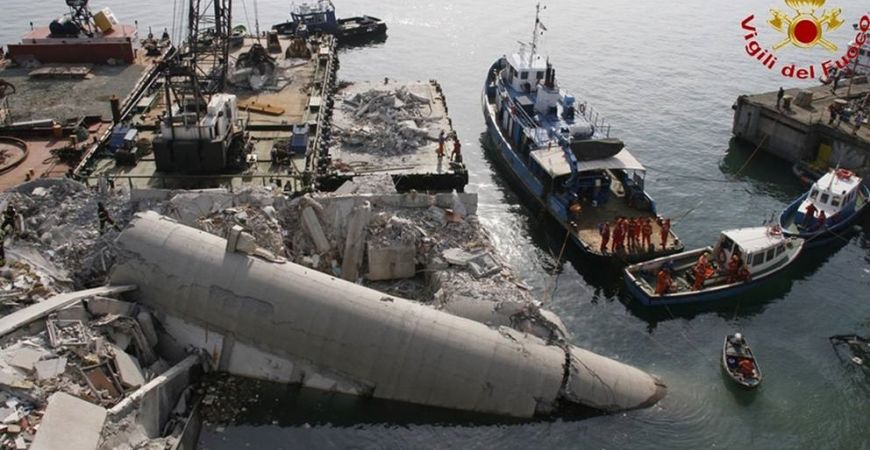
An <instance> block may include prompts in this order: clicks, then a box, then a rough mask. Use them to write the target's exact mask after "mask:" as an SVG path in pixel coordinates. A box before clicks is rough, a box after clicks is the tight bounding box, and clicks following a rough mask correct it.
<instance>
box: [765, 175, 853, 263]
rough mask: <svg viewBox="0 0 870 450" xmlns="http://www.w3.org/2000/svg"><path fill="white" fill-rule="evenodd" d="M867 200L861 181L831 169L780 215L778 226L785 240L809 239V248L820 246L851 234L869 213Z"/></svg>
mask: <svg viewBox="0 0 870 450" xmlns="http://www.w3.org/2000/svg"><path fill="white" fill-rule="evenodd" d="M868 199H870V189H868V188H867V186H865V185H863V184H862V183H861V178H860V177H858V176H856V175H855V174H854V173H852V172H851V171H850V170H846V169H832V170H831V171H830V172H828V173H826V174H825V175H823V176H822V177H821V178H819V179H818V181H816V182H815V183H813V185H812V187H810V190H809V191H807V192H806V193H805V194H803V195H801V196H800V197H798V198H797V199H795V200H794V201H793V202H792V203H791V204H790V205H789V206H788V207H787V208H786V209H785V210H784V211H783V212H782V214H780V216H779V225H780V227H782V230H783V233H785V235H786V236H796V237H801V238H803V239H806V240H807V246H815V245H819V244H822V243H825V242H829V241H831V240H832V239H836V238H837V237H838V236H840V234H841V233H843V232H844V231H846V230H848V227H849V226H850V225H851V224H853V223H854V222H855V221H856V220H857V219H858V217H860V215H861V213H862V212H864V210H865V209H867V202H868ZM810 214H811V215H812V217H810ZM822 215H824V217H822Z"/></svg>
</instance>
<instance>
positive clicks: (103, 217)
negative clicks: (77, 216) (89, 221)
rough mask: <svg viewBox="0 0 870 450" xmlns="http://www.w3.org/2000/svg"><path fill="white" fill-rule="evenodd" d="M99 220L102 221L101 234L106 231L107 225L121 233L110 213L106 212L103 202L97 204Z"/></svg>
mask: <svg viewBox="0 0 870 450" xmlns="http://www.w3.org/2000/svg"><path fill="white" fill-rule="evenodd" d="M97 218H98V219H99V220H100V234H103V232H105V231H106V224H107V223H108V224H109V225H111V226H112V227H113V228H114V229H115V230H117V231H121V227H119V226H118V224H117V223H115V221H114V220H112V217H110V216H109V211H106V207H105V206H104V205H103V202H98V203H97Z"/></svg>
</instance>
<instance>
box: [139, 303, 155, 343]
mask: <svg viewBox="0 0 870 450" xmlns="http://www.w3.org/2000/svg"><path fill="white" fill-rule="evenodd" d="M136 321H137V322H139V327H140V328H141V329H142V334H144V335H145V339H146V340H148V346H150V347H151V348H154V347H155V346H157V330H155V329H154V319H153V318H152V317H151V314H150V313H149V312H148V311H139V314H137V315H136Z"/></svg>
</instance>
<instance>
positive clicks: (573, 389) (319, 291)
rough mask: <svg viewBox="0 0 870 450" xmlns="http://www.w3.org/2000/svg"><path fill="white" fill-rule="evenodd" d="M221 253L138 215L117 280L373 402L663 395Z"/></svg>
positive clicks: (632, 402) (438, 317)
mask: <svg viewBox="0 0 870 450" xmlns="http://www.w3.org/2000/svg"><path fill="white" fill-rule="evenodd" d="M224 247H225V242H224V240H223V239H221V238H219V237H217V236H213V235H210V234H208V233H205V232H203V231H200V230H197V229H194V228H190V227H187V226H184V225H180V224H178V223H177V222H174V221H172V220H169V219H167V218H164V217H162V216H160V215H158V214H156V213H153V212H148V213H144V214H139V215H137V217H136V218H134V220H133V221H132V223H131V226H130V227H128V228H127V229H125V230H124V232H123V233H121V235H120V236H119V238H118V240H117V249H118V262H117V263H116V265H115V267H114V270H113V272H112V275H111V280H112V282H113V283H117V284H122V283H131V284H136V285H138V286H139V290H138V291H137V292H136V293H135V294H134V297H135V298H136V299H137V300H138V301H140V302H142V303H143V304H145V305H146V306H148V307H150V308H153V309H154V310H155V311H157V312H158V314H162V315H166V316H171V317H177V318H180V319H182V320H184V321H187V322H189V323H191V324H194V325H197V326H202V327H207V328H208V329H209V330H211V331H214V332H216V333H220V334H224V335H226V334H232V335H233V336H234V337H235V339H236V341H237V343H236V344H237V345H238V343H242V344H244V345H248V346H251V347H254V348H256V349H258V350H261V351H264V352H269V353H272V354H275V355H278V356H282V357H286V358H289V359H292V360H294V361H304V362H306V363H308V364H310V365H311V366H312V367H314V368H315V369H318V370H322V371H324V372H326V373H331V374H336V375H337V376H340V377H341V378H342V379H346V380H350V381H353V382H355V383H358V384H360V385H363V386H367V387H368V389H365V390H364V392H367V393H370V395H372V396H374V397H377V398H383V399H391V400H399V401H406V402H411V403H417V404H422V405H431V406H439V407H445V408H454V409H464V410H469V411H478V412H484V413H492V414H503V415H510V416H517V417H530V416H532V415H534V414H536V413H541V412H551V411H552V410H553V408H555V406H556V405H557V404H558V403H559V400H564V401H568V402H578V401H588V402H590V406H595V407H600V408H602V409H605V410H606V411H617V410H622V409H631V408H637V407H643V406H648V405H650V404H652V403H655V402H656V401H658V400H659V399H660V398H661V397H662V396H663V395H664V387H663V385H661V383H660V382H659V381H658V380H657V379H656V378H655V377H653V376H650V375H648V374H646V373H644V372H642V371H640V370H637V369H635V368H632V367H630V366H627V365H625V364H622V363H620V362H617V361H613V360H610V359H607V358H604V357H601V356H598V355H594V354H592V353H589V352H585V353H578V354H581V355H582V356H581V357H579V361H580V362H581V363H582V364H580V365H579V366H578V367H581V366H582V367H583V368H584V369H586V370H587V372H581V371H579V370H577V369H574V368H573V367H574V365H573V364H571V362H572V361H573V360H571V359H570V358H568V357H569V356H570V355H571V354H572V353H574V352H579V351H580V349H577V348H576V347H572V346H567V345H566V346H557V345H547V343H546V342H544V341H543V340H541V339H538V338H535V337H533V336H529V335H526V334H523V333H520V332H517V331H515V330H511V329H506V328H504V327H501V328H498V329H493V328H490V327H487V326H486V325H483V324H481V323H477V322H474V321H471V320H467V319H463V318H460V317H456V316H453V315H451V314H447V313H445V312H442V311H437V310H435V309H432V308H430V307H427V306H424V305H421V304H418V303H415V302H412V301H409V300H405V299H402V298H398V297H393V296H388V295H386V294H383V293H381V292H378V291H374V290H372V289H368V288H365V287H362V286H359V285H356V284H354V283H349V282H346V281H344V280H339V279H336V278H335V277H332V276H329V275H326V274H323V273H320V272H317V271H314V270H310V269H308V268H305V267H302V266H299V265H297V264H293V263H286V264H274V263H269V262H267V261H263V260H260V259H258V258H252V257H249V256H246V255H243V254H239V253H227V252H225V251H224ZM566 368H567V369H571V370H567V369H566ZM317 376H319V374H318V373H317V372H314V373H311V374H307V375H306V377H317ZM571 393H574V394H571ZM604 393H606V395H605V394H604Z"/></svg>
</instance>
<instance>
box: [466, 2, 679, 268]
mask: <svg viewBox="0 0 870 450" xmlns="http://www.w3.org/2000/svg"><path fill="white" fill-rule="evenodd" d="M542 31H543V26H542V25H541V21H540V17H539V16H537V15H536V17H535V28H534V32H533V38H532V42H531V43H530V44H529V45H526V44H522V47H521V48H520V51H519V52H517V53H514V54H513V55H511V56H503V57H501V58H498V59H497V60H496V61H495V63H493V64H492V66H491V67H490V68H489V71H488V73H487V76H486V79H485V82H484V86H483V92H482V95H481V106H482V109H483V115H484V118H485V120H486V125H487V129H488V132H489V133H488V134H489V137H490V139H491V141H492V143H493V144H494V145H491V146H485V147H486V149H487V151H489V153H490V154H491V155H492V157H493V160H494V161H495V162H496V165H497V166H498V167H499V169H501V170H500V171H501V172H502V173H503V174H504V175H505V176H506V178H507V179H508V181H510V183H511V184H512V185H513V186H515V187H517V188H518V190H519V191H520V194H522V196H523V198H524V199H526V200H528V199H532V203H533V204H534V206H533V208H534V210H535V211H542V212H543V211H546V212H548V213H549V214H550V215H551V216H552V217H553V218H554V219H555V220H556V221H557V222H558V223H559V224H560V225H561V226H562V227H563V228H564V230H565V232H566V236H565V240H566V242H567V239H568V238H569V237H570V239H571V241H572V242H574V243H575V244H576V246H577V248H579V249H580V251H582V252H583V253H585V254H587V255H591V256H594V257H598V258H602V259H606V260H608V261H612V262H615V263H618V264H625V263H631V262H636V261H644V260H648V259H651V258H655V257H658V256H662V255H668V254H672V253H676V252H679V251H682V249H683V245H682V243H680V240H679V239H678V238H677V236H676V235H675V234H674V233H673V231H671V230H670V228H669V223H668V224H667V225H664V231H663V230H662V228H663V227H662V223H664V222H659V220H658V219H659V217H658V215H657V211H656V203H655V201H654V200H653V199H652V197H650V195H649V194H647V192H646V190H645V174H646V169H645V168H644V166H643V165H642V164H641V163H640V162H639V161H638V160H637V159H636V158H635V157H634V156H633V155H632V154H631V153H630V152H629V151H628V149H626V148H625V143H624V142H623V141H622V140H620V139H617V138H613V137H611V136H610V126H609V125H607V124H606V123H605V121H604V120H603V119H602V118H601V116H600V114H599V113H598V112H594V111H593V110H592V108H591V107H588V106H587V104H586V103H580V102H578V101H576V99H575V97H574V96H573V95H570V94H569V93H567V92H565V91H563V90H561V89H559V86H558V83H557V81H556V70H555V68H554V67H553V65H552V64H550V62H549V60H547V59H545V58H544V57H543V56H541V55H539V54H538V53H537V52H536V47H537V44H536V43H537V38H538V36H539V34H540V33H541V32H542ZM620 217H623V218H627V219H636V221H635V223H643V224H647V225H643V226H648V227H651V228H652V236H653V238H652V240H651V243H652V245H649V244H650V243H646V245H637V243H634V245H624V246H616V247H614V246H609V247H608V246H606V245H602V244H603V240H602V233H600V232H599V225H600V224H603V223H607V224H609V225H613V224H614V223H615V222H616V219H617V218H620ZM647 219H649V221H648V222H647ZM638 221H639V222H638ZM662 237H664V238H662ZM605 240H606V239H605ZM611 242H612V241H611ZM602 249H603V251H602Z"/></svg>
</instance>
